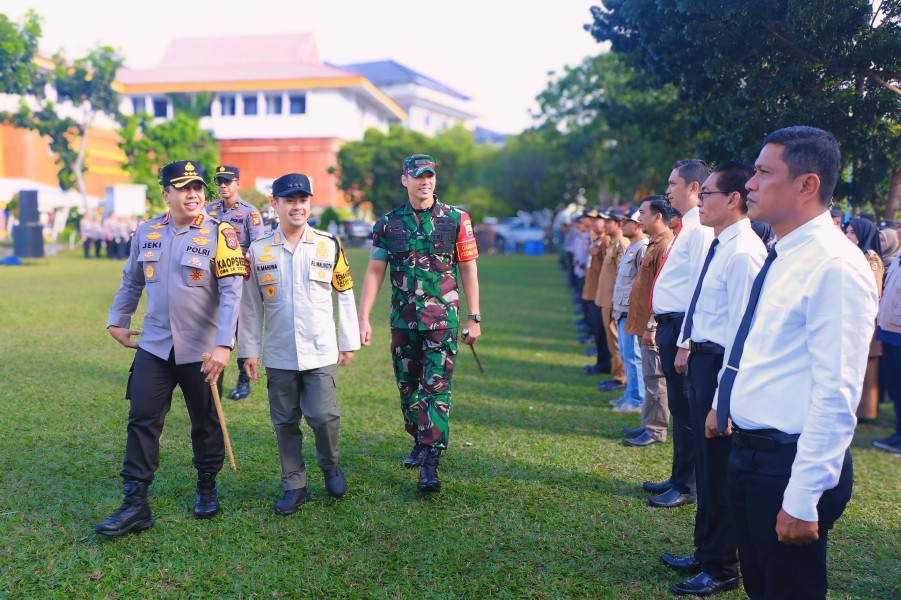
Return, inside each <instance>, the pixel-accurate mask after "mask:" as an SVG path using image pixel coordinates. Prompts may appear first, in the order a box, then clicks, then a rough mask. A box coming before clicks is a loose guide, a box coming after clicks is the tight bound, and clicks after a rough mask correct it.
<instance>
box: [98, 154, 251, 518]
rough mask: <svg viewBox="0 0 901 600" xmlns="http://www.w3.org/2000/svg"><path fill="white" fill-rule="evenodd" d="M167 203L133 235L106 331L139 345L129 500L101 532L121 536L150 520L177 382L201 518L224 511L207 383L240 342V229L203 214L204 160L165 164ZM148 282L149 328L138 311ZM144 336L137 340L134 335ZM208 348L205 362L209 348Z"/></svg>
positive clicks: (128, 456) (131, 390)
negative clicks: (140, 325) (151, 491)
mask: <svg viewBox="0 0 901 600" xmlns="http://www.w3.org/2000/svg"><path fill="white" fill-rule="evenodd" d="M161 183H162V186H163V199H164V200H165V201H166V204H168V206H169V211H168V212H167V213H166V214H165V215H163V216H160V217H156V218H154V219H151V220H149V221H147V222H145V223H142V224H141V225H140V226H139V227H138V229H137V232H136V233H135V237H134V243H133V244H132V247H131V252H130V254H129V258H128V261H127V262H126V263H125V268H124V269H123V271H122V284H121V286H120V287H119V291H118V292H116V297H115V299H114V301H113V306H112V308H111V309H110V316H109V321H108V324H107V329H108V331H109V333H110V335H111V336H112V337H113V339H115V340H116V341H117V342H119V343H120V344H122V345H123V346H125V347H126V348H133V349H136V353H135V358H134V362H133V363H132V366H131V375H130V376H129V379H128V386H127V389H126V398H128V399H129V400H130V401H131V406H130V409H129V414H128V436H127V441H126V445H125V459H124V461H123V467H122V471H121V476H122V479H123V480H124V489H125V501H124V503H123V504H122V506H121V507H120V508H119V509H118V510H117V511H116V512H114V513H113V514H112V516H110V517H109V518H108V519H107V520H105V521H103V522H102V523H100V524H98V525H97V526H95V528H94V530H95V531H96V532H97V533H100V534H102V535H108V536H118V535H122V534H125V533H128V532H129V531H139V530H142V529H147V528H148V527H152V526H153V518H152V517H151V514H150V507H149V505H148V503H147V487H148V486H149V485H150V483H151V482H152V481H153V477H154V473H155V472H156V469H157V467H158V466H159V439H160V434H161V433H162V431H163V422H164V420H165V418H166V413H168V412H169V408H170V406H171V403H172V390H173V389H174V388H175V386H176V385H178V386H179V387H180V388H181V390H182V392H183V394H184V397H185V404H186V405H187V408H188V415H189V416H190V418H191V443H192V446H193V449H194V467H195V468H196V469H197V475H198V481H197V500H196V503H195V505H194V516H195V517H197V518H200V519H204V518H210V517H212V516H214V515H215V514H216V513H217V512H218V510H219V501H218V497H217V494H216V474H217V473H218V472H219V471H220V470H221V469H222V462H223V458H224V455H225V449H224V443H223V437H222V429H221V426H220V424H219V419H218V416H217V414H216V410H215V407H214V404H213V400H212V392H211V389H210V385H209V384H210V382H218V383H219V384H220V385H221V376H222V371H223V369H225V366H226V365H227V364H228V360H229V357H230V354H231V349H232V348H233V346H234V337H235V327H236V325H237V319H238V306H239V304H240V301H241V293H242V290H243V284H244V282H243V275H244V273H245V263H244V254H243V253H242V252H241V247H240V245H239V244H238V237H237V235H236V234H235V230H234V229H233V228H232V226H231V225H230V224H228V223H220V222H218V221H217V220H216V219H214V218H212V217H210V216H209V215H207V214H205V213H204V212H203V207H204V202H205V195H204V189H205V187H204V186H205V185H206V183H205V181H204V176H203V172H202V171H201V169H200V166H199V163H197V162H195V161H177V162H173V163H170V164H168V165H166V166H164V167H163V168H162V170H161ZM145 289H146V290H147V316H146V317H145V319H144V331H143V332H141V331H137V330H134V329H131V316H132V315H133V314H134V312H135V310H136V309H137V307H138V302H139V300H140V298H141V294H142V291H143V290H145ZM138 335H140V336H141V338H140V340H139V341H137V342H135V341H133V340H132V339H131V338H132V337H134V336H138ZM205 353H209V354H210V355H211V356H210V358H209V359H207V360H205V361H203V360H202V359H201V357H202V355H203V354H205Z"/></svg>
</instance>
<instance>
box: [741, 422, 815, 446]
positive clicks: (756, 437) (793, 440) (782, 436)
mask: <svg viewBox="0 0 901 600" xmlns="http://www.w3.org/2000/svg"><path fill="white" fill-rule="evenodd" d="M799 437H801V434H799V433H785V432H783V431H779V430H778V429H738V428H737V427H735V425H734V424H733V425H732V443H733V444H734V445H735V446H736V447H738V448H753V449H755V450H775V449H776V448H778V447H779V446H791V445H794V444H797V443H798V438H799Z"/></svg>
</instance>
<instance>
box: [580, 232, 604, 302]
mask: <svg viewBox="0 0 901 600" xmlns="http://www.w3.org/2000/svg"><path fill="white" fill-rule="evenodd" d="M607 239H608V238H607V236H606V235H599V236H597V237H594V238H592V240H591V243H590V244H589V246H588V267H587V268H586V269H585V285H584V286H582V300H594V296H595V294H597V292H598V277H599V276H600V274H601V261H603V260H604V251H605V250H606V248H607Z"/></svg>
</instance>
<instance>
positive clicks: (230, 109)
mask: <svg viewBox="0 0 901 600" xmlns="http://www.w3.org/2000/svg"><path fill="white" fill-rule="evenodd" d="M219 105H220V106H221V107H222V116H223V117H233V116H235V97H234V96H219Z"/></svg>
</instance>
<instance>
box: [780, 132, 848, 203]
mask: <svg viewBox="0 0 901 600" xmlns="http://www.w3.org/2000/svg"><path fill="white" fill-rule="evenodd" d="M763 143H764V145H766V144H778V145H780V146H784V147H785V150H783V151H782V161H783V162H784V163H785V164H786V165H788V174H789V176H790V177H791V178H792V179H794V178H796V177H799V176H801V175H803V174H804V173H813V174H814V175H816V176H817V177H819V178H820V202H822V203H823V204H824V205H826V206H829V203H830V202H831V201H832V193H833V192H834V191H835V184H836V183H837V182H838V172H839V168H840V166H841V162H842V154H841V151H840V150H839V149H838V142H837V141H836V140H835V136H834V135H832V134H831V133H829V132H828V131H823V130H822V129H817V128H816V127H808V126H806V125H797V126H794V127H785V128H783V129H780V130H778V131H774V132H773V133H771V134H770V135H768V136H766V138H764V140H763Z"/></svg>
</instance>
